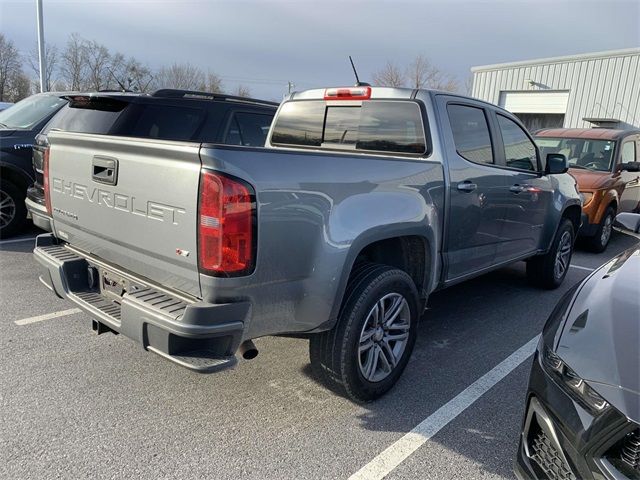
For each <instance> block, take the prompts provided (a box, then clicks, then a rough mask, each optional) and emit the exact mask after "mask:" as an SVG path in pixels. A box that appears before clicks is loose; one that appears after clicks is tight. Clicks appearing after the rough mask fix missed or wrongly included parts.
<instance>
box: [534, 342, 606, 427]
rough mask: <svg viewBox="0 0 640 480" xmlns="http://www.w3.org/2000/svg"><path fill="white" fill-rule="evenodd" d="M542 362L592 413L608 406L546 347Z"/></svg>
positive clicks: (596, 412)
mask: <svg viewBox="0 0 640 480" xmlns="http://www.w3.org/2000/svg"><path fill="white" fill-rule="evenodd" d="M542 363H543V365H544V366H545V367H546V368H547V369H548V370H549V372H551V373H552V374H553V376H554V377H555V378H556V379H557V380H559V381H560V383H561V384H562V385H564V386H565V387H566V389H567V390H568V391H569V392H570V393H571V394H572V396H573V397H574V398H575V399H576V400H577V401H578V402H579V403H580V404H582V405H584V406H585V407H587V408H588V409H589V410H590V411H591V412H592V413H594V414H596V415H599V414H601V413H602V412H604V411H605V410H606V409H607V408H609V403H608V402H607V401H606V400H605V399H604V398H602V397H601V396H600V395H599V394H598V392H596V391H595V390H594V389H593V388H591V387H590V386H589V385H587V383H586V382H585V381H584V380H583V379H582V378H580V377H579V376H578V374H576V372H574V371H573V370H571V368H569V367H568V366H567V364H566V363H564V361H563V360H562V359H561V358H560V357H559V356H558V355H556V354H555V353H554V352H552V351H551V349H550V348H548V347H545V348H544V350H543V353H542Z"/></svg>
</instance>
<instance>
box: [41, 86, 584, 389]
mask: <svg viewBox="0 0 640 480" xmlns="http://www.w3.org/2000/svg"><path fill="white" fill-rule="evenodd" d="M48 137H49V147H48V149H47V151H46V152H45V155H44V165H43V167H44V168H43V171H44V176H43V182H44V189H45V197H46V205H47V208H48V210H49V211H50V212H51V216H52V229H53V233H52V234H46V235H42V236H39V237H38V239H37V241H36V248H35V251H34V253H35V257H36V259H37V260H38V262H39V263H40V264H41V265H42V267H43V275H42V277H41V280H42V282H43V283H44V284H45V285H46V286H47V287H49V288H50V289H51V290H53V291H54V292H55V293H56V294H57V295H58V296H60V297H66V298H68V299H69V300H70V301H72V302H73V303H75V304H76V305H78V306H79V307H80V308H81V309H83V310H84V311H85V312H87V313H88V314H89V315H90V316H91V317H92V318H93V326H94V329H95V330H97V332H98V333H101V332H104V331H113V332H116V333H121V334H124V335H125V336H127V337H130V338H132V339H133V340H135V341H137V342H138V343H139V344H141V345H142V346H143V347H144V348H145V349H146V350H149V351H152V352H155V353H156V354H158V355H161V356H163V357H165V358H166V359H169V360H171V361H173V362H175V363H177V364H180V365H183V366H186V367H189V368H191V369H193V370H197V371H213V370H217V369H221V368H224V367H228V366H232V365H233V364H234V362H235V358H236V357H235V354H236V353H237V352H239V353H240V354H242V356H243V357H245V358H251V357H253V356H255V354H256V353H257V351H256V350H255V346H254V345H253V343H252V341H251V340H252V339H255V338H257V337H261V336H265V335H295V336H304V337H308V338H309V341H310V347H309V349H310V350H309V353H310V359H311V365H312V368H313V370H314V372H315V373H316V374H317V375H318V377H319V378H320V379H321V380H323V381H324V382H326V384H327V385H329V386H332V387H334V388H337V389H338V390H339V391H342V392H343V394H347V395H348V396H349V397H351V398H352V399H355V400H358V401H369V400H373V399H375V398H377V397H379V396H380V395H382V394H384V393H385V392H386V391H388V390H389V389H390V388H391V387H392V386H393V385H394V383H395V382H396V381H397V380H398V378H399V376H400V375H401V373H402V371H403V369H404V368H405V366H406V364H407V362H408V360H409V357H410V355H411V351H412V349H413V346H414V343H415V340H416V334H417V323H418V319H419V318H420V316H421V314H422V312H423V310H424V307H425V305H426V302H427V299H428V296H429V294H430V293H432V292H433V291H435V290H437V289H440V288H444V287H448V286H450V285H453V284H455V283H457V282H460V281H463V280H465V279H468V278H471V277H475V276H477V275H480V274H483V273H485V272H488V271H490V270H493V269H496V268H499V267H502V266H504V265H507V264H509V263H512V262H516V261H521V260H526V261H527V274H528V276H529V278H530V279H531V280H532V281H534V282H535V283H537V284H539V285H540V286H542V287H546V288H554V287H557V286H558V285H560V283H561V282H562V281H563V279H564V277H565V275H566V273H567V270H568V268H569V262H570V259H571V255H572V251H573V244H574V239H575V235H576V231H577V230H578V228H579V227H580V223H581V201H580V197H579V194H578V192H577V190H576V184H575V180H574V179H573V178H572V177H571V176H570V175H569V174H567V173H566V171H567V165H566V163H567V162H566V158H565V157H564V156H563V155H560V154H550V155H549V156H548V157H547V158H546V159H542V158H540V156H539V151H538V148H537V147H536V145H535V143H534V141H533V140H532V138H531V136H530V135H529V133H528V132H527V131H526V130H525V129H524V128H523V127H522V124H521V123H520V122H519V121H518V120H517V118H515V117H514V116H513V115H511V114H510V113H508V112H506V111H505V110H502V109H500V108H498V107H496V106H494V105H491V104H488V103H484V102H481V101H479V100H475V99H471V98H467V97H463V96H459V95H453V94H449V93H443V92H436V91H429V90H410V89H395V88H393V89H392V88H377V87H376V88H372V87H369V86H358V87H353V88H351V87H350V88H328V89H315V90H308V91H304V92H299V93H293V94H291V95H290V96H289V97H288V98H287V99H286V100H285V101H284V102H283V103H282V104H281V106H280V107H279V109H278V112H277V113H276V117H275V118H274V122H273V123H272V125H271V128H270V131H269V134H268V136H267V141H266V147H261V148H255V147H247V146H228V145H219V144H213V143H202V142H197V141H181V142H180V141H167V140H155V139H148V138H145V139H139V138H130V137H115V136H104V135H95V134H84V133H69V132H57V131H54V130H52V131H51V132H49V135H48Z"/></svg>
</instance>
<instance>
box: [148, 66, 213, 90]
mask: <svg viewBox="0 0 640 480" xmlns="http://www.w3.org/2000/svg"><path fill="white" fill-rule="evenodd" d="M157 84H158V87H159V88H179V89H182V90H204V89H205V87H206V83H205V75H204V72H203V71H202V70H200V68H198V67H196V66H194V65H191V64H190V63H174V64H173V65H171V66H170V67H162V68H161V69H160V71H159V72H158V75H157Z"/></svg>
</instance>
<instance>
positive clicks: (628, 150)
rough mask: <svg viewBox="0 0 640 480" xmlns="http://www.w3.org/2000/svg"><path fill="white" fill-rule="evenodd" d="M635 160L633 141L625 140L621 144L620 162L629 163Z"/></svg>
mask: <svg viewBox="0 0 640 480" xmlns="http://www.w3.org/2000/svg"><path fill="white" fill-rule="evenodd" d="M635 161H636V149H635V143H634V142H627V143H625V144H623V145H622V156H621V160H620V163H631V162H635Z"/></svg>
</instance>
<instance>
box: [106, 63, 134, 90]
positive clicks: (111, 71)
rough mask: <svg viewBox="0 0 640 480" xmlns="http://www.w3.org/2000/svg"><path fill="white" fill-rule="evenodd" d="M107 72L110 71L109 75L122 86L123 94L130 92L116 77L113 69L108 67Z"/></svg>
mask: <svg viewBox="0 0 640 480" xmlns="http://www.w3.org/2000/svg"><path fill="white" fill-rule="evenodd" d="M107 70H109V73H110V74H111V76H112V77H113V79H114V80H115V81H116V82H117V83H118V85H120V88H121V89H122V91H123V92H128V91H129V90H127V87H125V86H124V85H123V84H122V82H121V81H120V80H118V77H116V75H115V73H113V70H111V68H110V67H109V66H107Z"/></svg>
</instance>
